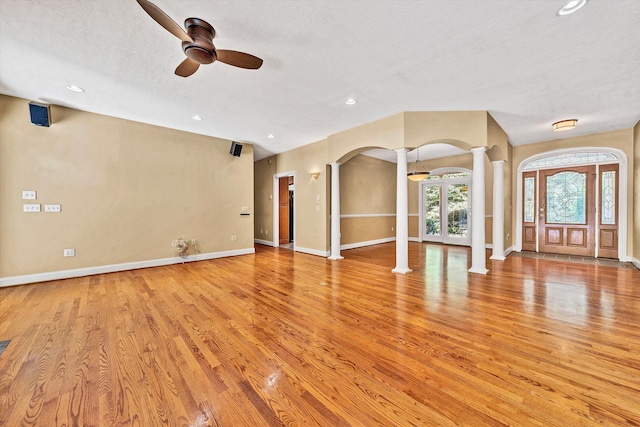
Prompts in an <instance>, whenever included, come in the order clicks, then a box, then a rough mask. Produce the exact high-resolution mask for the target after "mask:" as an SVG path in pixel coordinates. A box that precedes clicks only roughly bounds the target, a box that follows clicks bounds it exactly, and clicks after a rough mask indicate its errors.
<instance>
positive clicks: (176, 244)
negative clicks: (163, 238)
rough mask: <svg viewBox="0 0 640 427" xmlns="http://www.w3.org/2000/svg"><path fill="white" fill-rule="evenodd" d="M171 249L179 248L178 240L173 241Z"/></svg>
mask: <svg viewBox="0 0 640 427" xmlns="http://www.w3.org/2000/svg"><path fill="white" fill-rule="evenodd" d="M171 247H172V248H176V247H178V241H177V240H172V241H171Z"/></svg>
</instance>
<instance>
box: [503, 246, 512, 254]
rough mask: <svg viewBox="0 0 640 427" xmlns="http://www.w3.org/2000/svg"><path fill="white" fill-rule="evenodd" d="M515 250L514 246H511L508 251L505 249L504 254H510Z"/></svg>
mask: <svg viewBox="0 0 640 427" xmlns="http://www.w3.org/2000/svg"><path fill="white" fill-rule="evenodd" d="M514 250H515V247H514V246H509V247H508V248H507V250H506V251H504V256H509V254H510V253H511V252H513V251H514Z"/></svg>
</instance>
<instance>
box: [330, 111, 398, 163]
mask: <svg viewBox="0 0 640 427" xmlns="http://www.w3.org/2000/svg"><path fill="white" fill-rule="evenodd" d="M403 144H404V113H400V114H394V115H393V116H390V117H385V118H383V119H380V120H376V121H373V122H371V123H367V124H364V125H362V126H358V127H355V128H353V129H349V130H346V131H344V132H339V133H337V134H335V135H331V136H330V137H329V138H328V151H327V158H326V163H331V162H336V161H340V162H341V163H344V162H346V161H348V160H349V159H350V158H351V157H352V156H354V155H356V154H358V153H359V152H362V151H364V150H365V149H366V148H376V147H377V148H388V149H390V150H393V149H394V148H400V147H403V146H404V145H403Z"/></svg>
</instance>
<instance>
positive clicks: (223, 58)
mask: <svg viewBox="0 0 640 427" xmlns="http://www.w3.org/2000/svg"><path fill="white" fill-rule="evenodd" d="M137 1H138V4H140V6H142V8H143V9H144V10H145V12H147V13H148V14H149V16H151V17H152V18H153V19H154V20H155V21H156V22H157V23H158V24H160V25H162V26H163V27H164V29H165V30H167V31H169V32H170V33H171V34H173V35H174V36H176V37H177V38H179V39H180V40H182V51H183V52H184V53H185V55H187V59H185V60H184V61H182V63H181V64H180V65H178V68H176V71H175V72H176V75H178V76H180V77H189V76H190V75H192V74H193V73H195V72H196V71H198V68H199V67H200V64H211V63H212V62H214V61H220V62H224V63H225V64H229V65H233V66H234V67H240V68H247V69H250V70H257V69H258V68H260V67H261V66H262V59H260V58H258V57H256V56H253V55H249V54H248V53H244V52H238V51H235V50H218V49H216V47H215V46H214V45H213V38H214V37H215V36H216V30H214V28H213V27H212V26H211V25H210V24H209V23H208V22H206V21H204V20H202V19H200V18H187V19H185V21H184V26H185V28H186V29H187V31H184V30H183V29H182V28H181V27H180V26H179V25H178V24H176V22H175V21H174V20H173V19H171V18H170V17H169V15H167V14H166V13H164V12H163V11H162V10H161V9H160V8H159V7H158V6H156V5H155V4H153V3H151V2H150V1H147V0H137Z"/></svg>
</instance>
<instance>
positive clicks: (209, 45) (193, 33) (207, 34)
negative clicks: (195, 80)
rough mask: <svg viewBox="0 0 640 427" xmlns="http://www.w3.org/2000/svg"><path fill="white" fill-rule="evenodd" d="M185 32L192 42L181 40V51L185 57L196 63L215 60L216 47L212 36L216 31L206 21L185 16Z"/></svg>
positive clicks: (209, 62) (208, 62)
mask: <svg viewBox="0 0 640 427" xmlns="http://www.w3.org/2000/svg"><path fill="white" fill-rule="evenodd" d="M184 26H185V28H186V29H187V34H189V37H191V38H192V39H193V43H192V42H182V51H183V52H184V54H185V55H187V57H188V58H189V59H191V60H193V61H195V62H197V63H198V64H211V63H212V62H213V61H215V60H216V48H215V46H214V45H213V38H214V37H215V36H216V31H215V30H214V29H213V27H212V26H211V25H210V24H209V23H208V22H206V21H204V20H202V19H199V18H187V19H185V21H184Z"/></svg>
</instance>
